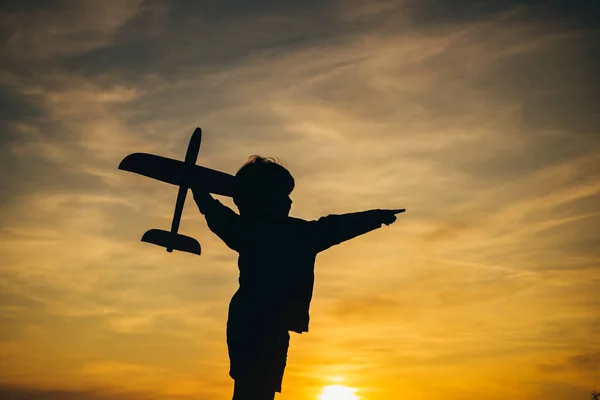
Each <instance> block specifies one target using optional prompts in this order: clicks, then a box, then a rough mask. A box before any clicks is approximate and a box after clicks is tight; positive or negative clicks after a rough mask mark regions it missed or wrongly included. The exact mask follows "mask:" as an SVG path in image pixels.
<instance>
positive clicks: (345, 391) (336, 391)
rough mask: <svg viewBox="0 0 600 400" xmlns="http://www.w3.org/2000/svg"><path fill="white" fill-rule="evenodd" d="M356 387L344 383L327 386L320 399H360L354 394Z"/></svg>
mask: <svg viewBox="0 0 600 400" xmlns="http://www.w3.org/2000/svg"><path fill="white" fill-rule="evenodd" d="M354 392H356V389H353V388H349V387H348V386H344V385H329V386H325V387H324V388H323V390H322V391H321V394H320V395H319V400H359V399H358V397H357V396H356V395H355V394H354Z"/></svg>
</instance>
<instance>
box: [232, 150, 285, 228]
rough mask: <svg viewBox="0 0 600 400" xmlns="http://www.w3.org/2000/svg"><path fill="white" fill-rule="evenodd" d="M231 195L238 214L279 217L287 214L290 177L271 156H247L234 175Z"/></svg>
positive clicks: (266, 217) (269, 217) (276, 218)
mask: <svg viewBox="0 0 600 400" xmlns="http://www.w3.org/2000/svg"><path fill="white" fill-rule="evenodd" d="M235 180H236V183H235V185H236V189H235V191H236V194H235V195H234V197H233V200H234V202H235V204H236V205H237V206H238V208H239V210H240V214H242V215H246V216H249V217H254V218H259V219H260V218H264V219H268V220H279V219H282V218H287V217H288V216H289V213H290V210H291V207H292V199H291V198H290V196H289V195H290V193H291V192H292V190H294V178H293V177H292V175H291V174H290V172H289V171H288V170H287V169H285V168H284V167H283V166H281V165H279V164H277V163H276V162H274V161H273V160H272V159H268V158H264V157H260V156H251V157H250V159H249V160H248V162H246V164H244V165H243V166H242V168H240V170H239V171H238V172H237V174H236V175H235Z"/></svg>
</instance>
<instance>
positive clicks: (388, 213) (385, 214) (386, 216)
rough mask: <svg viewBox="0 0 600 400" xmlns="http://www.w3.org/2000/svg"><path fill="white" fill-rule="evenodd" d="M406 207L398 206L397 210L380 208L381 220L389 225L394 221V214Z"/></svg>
mask: <svg viewBox="0 0 600 400" xmlns="http://www.w3.org/2000/svg"><path fill="white" fill-rule="evenodd" d="M405 211H406V209H404V208H400V209H397V210H381V222H382V223H383V224H386V225H390V224H392V223H394V222H395V221H396V214H400V213H403V212H405Z"/></svg>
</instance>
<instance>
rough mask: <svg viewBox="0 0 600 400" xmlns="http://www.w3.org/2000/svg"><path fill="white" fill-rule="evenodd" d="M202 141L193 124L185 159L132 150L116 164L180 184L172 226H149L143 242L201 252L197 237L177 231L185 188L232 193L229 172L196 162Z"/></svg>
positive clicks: (173, 248) (128, 169) (223, 193)
mask: <svg viewBox="0 0 600 400" xmlns="http://www.w3.org/2000/svg"><path fill="white" fill-rule="evenodd" d="M201 141H202V130H201V129H200V128H196V129H195V130H194V133H193V134H192V138H191V139H190V144H189V145H188V149H187V153H186V154H185V161H178V160H173V159H171V158H165V157H161V156H157V155H154V154H147V153H133V154H129V155H128V156H127V157H125V158H124V159H123V160H122V161H121V163H120V164H119V169H122V170H124V171H129V172H134V173H136V174H140V175H144V176H147V177H149V178H153V179H157V180H159V181H162V182H166V183H170V184H172V185H176V186H179V192H178V193H177V202H176V203H175V214H174V215H173V222H172V223H171V230H170V231H164V230H161V229H150V230H149V231H147V232H146V233H144V235H143V236H142V242H147V243H152V244H156V245H158V246H162V247H166V249H167V251H168V252H169V253H171V252H173V250H180V251H185V252H188V253H194V254H198V255H200V243H198V241H197V240H196V239H194V238H191V237H189V236H185V235H180V234H178V233H177V230H178V229H179V223H180V221H181V213H182V211H183V205H184V203H185V197H186V195H187V190H188V188H190V187H193V186H197V185H201V186H203V187H204V188H205V189H206V190H208V191H209V192H210V193H215V194H220V195H223V196H229V197H233V176H232V175H230V174H227V173H225V172H221V171H216V170H214V169H210V168H205V167H201V166H199V165H196V159H197V158H198V153H199V152H200V142H201Z"/></svg>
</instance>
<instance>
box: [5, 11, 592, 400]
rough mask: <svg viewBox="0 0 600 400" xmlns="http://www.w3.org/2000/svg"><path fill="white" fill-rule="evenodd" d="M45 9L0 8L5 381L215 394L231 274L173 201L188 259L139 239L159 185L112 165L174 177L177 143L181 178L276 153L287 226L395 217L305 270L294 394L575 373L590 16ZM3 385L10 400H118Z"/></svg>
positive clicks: (583, 315)
mask: <svg viewBox="0 0 600 400" xmlns="http://www.w3.org/2000/svg"><path fill="white" fill-rule="evenodd" d="M43 3H44V4H37V6H36V7H30V6H29V5H21V6H17V5H15V4H16V3H13V4H12V5H10V4H9V5H8V6H5V5H3V6H2V7H3V8H2V9H1V11H0V12H1V13H2V19H1V20H2V22H1V25H0V32H1V33H0V35H1V36H0V40H2V43H3V46H2V48H0V56H2V57H3V60H7V62H6V65H5V66H3V68H2V70H1V71H0V84H1V85H2V86H1V88H0V118H1V121H0V130H1V131H2V138H1V139H0V145H1V146H2V147H1V149H0V152H1V155H2V159H1V160H0V184H1V187H2V203H1V204H0V207H1V208H2V210H1V211H2V219H1V220H0V227H1V230H0V237H1V238H2V241H1V243H2V244H1V246H0V247H1V249H2V260H1V266H0V268H1V270H2V274H1V275H0V278H1V283H2V293H3V296H0V297H1V298H0V310H1V311H2V315H3V322H4V324H3V325H2V326H3V327H5V326H6V329H4V330H3V332H2V335H0V336H1V337H0V340H2V343H0V351H2V354H4V355H6V357H5V358H4V359H5V360H6V361H5V363H4V365H7V366H8V365H11V371H12V372H11V374H12V375H11V376H10V379H13V378H14V380H15V381H17V380H19V379H20V380H27V379H30V380H35V379H36V377H38V378H39V379H41V378H40V377H46V378H44V379H47V380H52V379H55V381H56V382H63V381H64V376H80V375H81V374H82V371H84V372H87V374H84V375H86V379H89V380H90V381H92V382H104V380H106V381H111V380H113V379H114V380H118V378H119V376H121V375H123V374H131V375H135V374H136V373H138V372H139V373H140V375H143V377H142V378H143V379H142V378H140V379H141V381H140V382H139V383H140V385H142V384H144V385H145V384H146V383H147V382H145V381H144V379H147V380H148V381H150V380H155V381H156V382H157V383H156V387H152V390H153V391H155V392H156V393H158V392H160V387H159V386H160V385H163V386H166V385H167V384H169V383H170V384H172V387H176V389H177V390H175V389H174V391H175V392H177V393H196V394H198V396H202V395H206V396H209V394H207V393H209V392H210V393H211V394H214V396H213V397H211V398H214V397H218V396H220V395H222V394H223V393H224V392H225V391H229V390H230V387H229V386H230V385H229V384H230V382H229V380H228V378H227V365H226V364H227V356H226V347H225V341H224V336H223V335H224V324H225V321H226V311H227V302H228V301H229V299H230V296H231V294H232V293H233V292H234V291H235V289H236V277H237V270H236V265H235V264H236V255H235V254H234V253H232V252H230V251H228V249H227V248H226V247H225V246H224V245H223V244H222V243H220V242H219V241H218V239H217V238H215V237H214V235H212V234H211V233H210V232H209V231H208V229H207V228H206V226H205V223H204V221H203V220H202V218H201V216H200V215H199V214H198V213H197V210H196V208H195V206H194V204H193V201H192V200H191V199H188V202H187V204H186V207H185V210H184V216H183V221H182V230H181V232H182V233H184V234H189V235H191V236H193V237H196V238H198V239H199V240H200V241H201V243H202V246H203V255H202V256H201V257H199V258H198V257H195V256H191V255H186V254H182V253H176V254H167V253H166V252H164V250H161V249H159V248H156V247H153V246H151V245H148V244H145V243H140V242H139V238H140V236H141V234H142V233H143V232H144V231H145V230H147V229H150V228H165V229H166V228H168V226H169V224H170V221H171V218H172V213H173V204H174V199H175V192H176V190H175V188H174V187H169V186H167V185H163V184H161V183H158V182H154V181H152V180H149V179H146V178H143V177H139V176H135V175H132V174H127V173H124V172H123V171H119V170H117V168H116V167H117V165H118V163H119V161H120V160H121V159H122V157H124V156H125V155H126V154H128V153H131V152H138V151H144V152H149V153H156V154H160V155H164V156H167V157H173V158H178V159H181V158H183V156H184V153H185V148H186V146H187V142H188V140H189V135H190V134H191V132H192V130H193V128H194V127H195V126H197V125H200V126H201V127H202V128H203V129H204V132H205V137H204V138H203V145H202V149H201V152H200V158H199V163H201V164H203V165H207V166H210V167H212V168H217V169H221V170H224V171H227V172H235V170H236V169H237V167H239V166H240V165H241V164H242V163H243V162H244V161H245V159H246V157H247V156H248V155H249V154H253V153H259V154H263V155H267V156H278V157H280V158H283V159H284V160H285V161H286V164H287V166H288V167H289V169H290V170H291V171H292V173H293V174H294V176H295V177H296V181H297V183H298V185H297V188H296V190H295V191H294V193H293V197H294V208H293V212H294V215H297V216H301V217H303V218H307V219H314V218H318V217H319V216H321V215H326V214H329V213H342V212H351V211H358V210H360V209H367V208H386V207H389V208H396V207H406V208H407V209H408V212H407V213H406V214H405V215H402V216H401V217H400V218H399V221H398V222H397V223H396V224H395V225H393V226H391V227H386V228H382V229H381V230H378V231H376V232H373V233H370V234H369V235H365V236H364V237H361V238H359V239H356V240H354V241H352V242H349V243H346V244H343V245H340V246H336V247H335V248H333V249H331V250H329V251H328V252H326V253H324V254H323V255H320V256H319V258H318V261H317V284H316V285H317V287H316V291H315V298H314V300H313V311H312V320H313V322H312V324H313V325H312V326H314V327H315V328H314V329H313V328H312V327H311V333H310V334H309V335H303V336H301V339H298V340H296V341H295V342H294V346H300V347H298V349H299V350H297V353H295V354H299V355H298V358H295V359H294V360H296V361H294V362H293V363H290V364H291V365H290V368H292V369H290V371H292V372H291V373H290V375H289V376H290V378H289V379H291V380H290V382H296V385H298V382H307V383H310V385H317V384H319V383H320V382H321V380H322V377H320V376H319V375H318V374H319V373H321V372H324V373H325V372H327V373H329V372H331V371H334V370H336V369H339V370H342V371H343V370H344V368H345V370H346V371H347V372H348V373H349V374H350V373H354V374H355V375H360V374H361V373H362V375H364V376H365V377H368V375H369V374H368V373H366V372H365V371H367V370H370V371H373V370H378V371H382V372H381V374H382V375H385V374H386V373H388V374H390V375H395V376H397V375H398V374H403V373H408V372H409V371H410V373H411V376H415V377H416V378H415V381H414V382H413V385H414V384H415V382H418V381H419V379H421V378H422V379H423V381H424V382H430V381H431V376H435V377H436V378H435V379H434V381H437V380H439V381H440V383H439V385H440V387H449V388H450V389H449V393H451V395H452V396H454V398H465V396H469V395H473V393H480V392H478V390H479V389H477V388H475V387H476V386H477V382H480V383H481V382H489V381H490V376H499V374H498V373H497V371H498V370H502V368H505V366H506V365H510V368H509V367H506V370H505V375H503V376H513V375H514V371H515V370H523V371H525V370H529V369H531V366H532V365H533V366H535V365H538V364H539V365H554V364H552V362H553V361H552V360H553V359H552V358H551V357H550V356H549V355H550V354H552V352H553V351H554V350H555V349H556V348H557V347H560V348H564V349H567V348H568V352H569V353H568V354H571V356H569V355H567V356H565V358H564V359H562V360H561V359H559V360H558V361H556V365H561V366H563V365H564V366H565V368H568V369H569V370H572V371H582V368H583V366H585V365H589V364H586V363H590V362H595V361H594V360H595V358H593V357H595V353H594V350H593V349H591V348H583V349H581V348H579V349H575V348H574V347H573V346H575V344H574V343H589V340H588V341H587V342H586V340H585V338H586V337H588V338H589V337H595V336H597V335H595V336H594V335H590V332H595V330H594V329H595V328H593V327H592V326H591V325H590V324H591V322H590V321H593V320H595V319H597V318H596V317H597V315H596V314H597V313H595V311H594V310H595V309H594V306H595V305H596V303H597V301H595V297H594V294H595V291H594V289H595V287H596V286H597V282H596V281H597V270H598V269H597V267H598V260H599V259H600V258H599V257H600V254H598V252H597V249H596V247H597V246H594V244H595V243H596V242H597V239H598V236H597V230H595V229H594V222H595V219H596V218H597V216H598V213H599V210H598V206H597V201H595V199H596V197H597V194H598V191H599V189H598V185H597V183H596V181H597V178H598V176H600V175H599V174H600V170H599V169H598V165H600V164H599V163H598V157H597V155H596V154H597V150H598V147H599V146H600V143H599V142H598V140H597V138H596V135H595V130H596V129H595V127H596V126H597V124H598V120H597V118H596V116H595V114H594V113H593V111H594V110H595V109H596V108H597V107H595V104H596V103H597V100H598V99H597V94H596V92H595V91H594V90H593V88H594V85H593V84H592V83H593V82H594V76H595V75H594V72H595V70H597V69H598V68H596V65H597V63H598V58H597V54H596V53H597V52H596V50H595V47H594V45H593V43H592V40H593V38H594V37H595V36H594V29H595V28H594V27H593V24H592V21H591V19H592V18H591V13H590V12H589V11H592V10H593V8H594V7H593V6H591V7H590V6H586V7H585V8H584V9H583V11H577V10H576V9H575V7H574V6H572V5H567V4H566V3H562V2H547V3H544V4H537V3H536V4H526V5H521V6H515V5H514V3H511V2H507V1H492V2H486V3H485V4H483V3H481V2H478V3H476V2H461V3H460V4H454V5H453V6H451V7H450V6H448V5H446V4H443V3H442V2H434V1H428V2H413V1H403V2H393V1H377V2H373V1H370V2H361V1H356V2H352V4H350V5H349V3H348V2H308V3H307V2H295V1H294V2H281V3H274V2H262V1H260V2H253V3H252V4H249V3H248V4H247V3H244V2H235V1H225V2H162V1H146V2H137V1H136V2H125V3H114V4H112V3H111V4H108V5H105V4H104V3H100V2H98V3H95V2H92V3H89V4H87V3H86V4H79V3H77V4H75V3H72V2H56V3H52V2H43ZM26 27H28V28H26ZM2 105H4V107H2ZM224 201H225V202H226V203H227V204H230V205H231V202H230V200H224ZM538 328H539V329H538ZM596 330H597V329H596ZM149 349H151V351H149ZM294 351H296V350H294ZM565 351H567V350H565ZM577 354H581V355H591V357H592V358H589V359H588V358H586V357H587V356H584V357H583V358H577V356H573V355H577ZM519 357H529V359H528V360H523V359H522V358H519ZM569 357H575V358H569ZM198 360H201V361H198ZM532 360H535V361H532ZM545 360H550V361H547V362H546V361H545ZM60 362H63V364H60V365H63V367H61V368H54V366H55V365H57V363H60ZM294 365H297V366H298V367H297V369H294V368H296V367H294ZM48 366H53V367H52V368H48ZM567 366H568V367H567ZM313 367H314V368H313ZM376 367H377V368H376ZM309 368H311V369H314V371H312V370H311V371H308V369H309ZM436 368H437V369H436ZM44 371H50V372H52V373H53V374H54V373H55V375H52V374H51V376H50V375H49V374H50V372H44ZM61 371H62V372H61ZM205 371H210V373H209V372H205ZM385 371H387V372H385ZM427 371H429V372H427ZM503 371H504V370H503ZM538 372H539V371H538ZM370 373H372V374H375V373H374V372H370ZM574 373H578V372H574ZM61 374H63V375H61ZM69 374H70V375H69ZM412 374H414V375H412ZM419 374H421V375H419ZM428 374H429V375H428ZM461 374H462V375H461ZM469 375H470V376H469ZM377 376H379V375H377ZM156 377H160V379H158V378H156ZM419 377H421V378H419ZM440 377H442V378H440ZM453 377H454V378H453ZM221 378H222V379H221ZM513 378H514V379H513V380H512V381H511V384H510V385H507V386H508V387H511V388H518V387H519V385H520V384H521V382H520V381H519V379H517V378H516V377H514V376H513ZM157 379H158V380H157ZM302 379H307V380H306V381H303V380H302ZM365 379H366V378H365ZM378 379H379V378H378ZM382 379H383V378H382ZM452 379H457V380H458V379H461V380H462V381H463V382H473V387H474V388H473V389H472V390H473V392H472V393H471V392H470V393H467V394H465V392H464V391H463V392H461V391H460V390H459V389H458V388H457V386H456V385H455V384H454V383H452V382H451V380H452ZM566 379H568V380H569V382H570V383H569V384H568V385H566V384H565V385H566V386H560V387H559V388H558V389H557V390H559V391H562V392H563V393H565V396H566V393H580V389H581V382H582V378H580V376H579V375H578V376H569V377H568V378H566ZM142 381H144V382H142ZM136 382H137V381H136ZM173 382H175V383H173ZM225 382H226V383H225ZM405 383H406V384H407V385H408V386H410V382H405ZM403 384H404V382H403ZM546 384H547V385H549V387H552V385H553V383H544V385H546ZM293 385H294V383H292V384H291V386H293ZM377 385H379V387H381V388H384V389H382V391H383V392H382V393H383V395H385V394H386V393H388V392H389V393H392V392H393V390H396V391H398V390H402V389H401V388H399V386H402V385H399V383H398V381H392V380H389V381H385V380H381V381H377V382H376V384H375V382H371V386H372V387H377ZM453 385H454V386H453ZM481 385H483V383H481ZM150 386H151V385H150ZM52 387H54V386H52ZM534 389H535V388H534ZM534 389H531V390H532V392H531V393H534V392H535V390H537V389H535V390H534ZM20 390H21V389H18V390H16V391H15V392H10V393H12V394H10V393H9V392H7V393H9V394H7V396H8V395H12V396H13V397H14V396H16V395H17V394H16V393H20V395H21V396H28V397H29V398H82V399H85V398H99V399H104V398H107V399H110V398H112V397H111V396H113V397H119V396H120V395H119V394H113V393H106V394H104V392H102V393H101V394H98V393H94V392H88V391H79V392H72V393H67V392H53V391H48V392H43V391H40V392H27V391H26V390H25V389H23V391H20ZM385 390H387V391H388V392H385ZM406 390H410V389H406ZM418 390H419V389H418V388H416V389H415V391H414V392H411V393H413V394H414V393H417V394H416V395H414V396H413V397H418V396H419V395H421V397H423V396H424V394H423V392H419V391H418ZM432 390H433V389H432ZM544 390H545V389H544ZM213 392H214V393H213ZM482 392H483V389H482ZM289 393H296V392H293V391H291V392H289ZM399 393H400V392H399ZM407 393H408V392H407ZM419 393H420V394H419ZM503 393H504V395H505V397H511V395H514V396H517V394H514V393H512V392H510V390H509V389H506V393H505V392H503ZM535 393H537V392H535ZM309 395H310V393H308V394H306V396H309ZM393 395H394V396H397V393H393ZM518 395H519V396H521V398H526V397H527V396H528V395H527V394H518ZM44 396H46V397H44ZM52 396H54V397H52ZM69 396H71V397H69ZM86 396H87V397H86ZM90 396H97V397H90ZM98 396H100V397H98ZM102 396H104V397H102ZM123 396H125V395H123ZM123 396H122V397H119V398H123ZM131 396H132V398H136V397H135V396H137V394H131ZM157 396H158V394H157ZM165 396H166V395H165ZM286 396H287V394H286ZM514 396H513V397H514ZM125 397H126V396H125ZM140 397H144V395H142V394H140ZM390 397H391V396H390ZM405 397H407V398H409V397H411V396H408V395H407V396H405ZM3 398H4V397H3ZM145 398H147V397H145ZM470 398H472V397H470ZM514 398H517V397H514ZM530 398H536V397H535V396H534V395H533V394H532V395H531V396H530Z"/></svg>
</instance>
